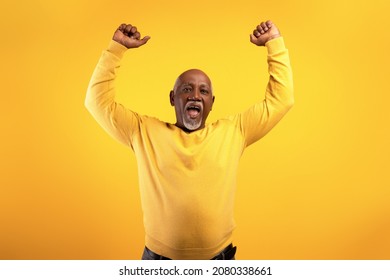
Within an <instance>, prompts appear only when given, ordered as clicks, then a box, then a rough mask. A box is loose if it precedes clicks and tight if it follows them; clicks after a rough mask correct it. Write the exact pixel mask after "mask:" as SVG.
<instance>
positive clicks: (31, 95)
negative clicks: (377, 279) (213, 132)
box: [0, 0, 390, 259]
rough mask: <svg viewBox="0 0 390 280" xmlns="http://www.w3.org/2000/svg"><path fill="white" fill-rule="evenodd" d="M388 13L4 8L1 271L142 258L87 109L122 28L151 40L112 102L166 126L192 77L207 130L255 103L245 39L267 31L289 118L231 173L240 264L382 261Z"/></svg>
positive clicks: (126, 183)
mask: <svg viewBox="0 0 390 280" xmlns="http://www.w3.org/2000/svg"><path fill="white" fill-rule="evenodd" d="M23 2H24V3H23ZM349 3H351V4H349ZM352 3H353V4H352ZM389 11H390V2H389V1H387V0H377V1H354V2H350V1H339V0H329V1H321V2H318V1H308V0H300V1H287V0H279V1H263V2H262V1H254V0H241V1H235V2H227V1H206V0H199V1H191V2H189V1H173V0H169V1H151V0H147V1H145V0H143V1H111V2H110V1H109V2H107V1H90V2H87V1H76V0H72V1H69V0H67V1H54V2H53V1H43V0H42V1H21V2H20V1H19V2H15V4H11V2H9V3H8V4H2V9H1V12H0V13H1V16H0V22H1V24H0V29H1V33H0V34H1V36H2V44H1V52H0V56H1V57H0V58H1V84H2V90H1V102H0V104H1V105H0V106H1V110H0V114H1V117H0V131H1V138H0V139H1V140H0V141H1V142H0V144H1V145H0V227H1V229H0V258H1V259H139V258H140V255H141V251H142V248H143V246H144V243H143V235H144V232H143V226H142V212H141V208H140V202H139V192H138V179H137V169H136V160H135V157H134V155H133V153H132V152H131V150H128V149H126V147H125V146H123V145H121V144H119V143H117V142H115V141H114V140H112V139H111V138H110V137H109V136H108V135H107V134H106V133H105V132H104V131H103V130H102V129H101V128H100V127H99V126H98V125H97V123H96V122H95V121H94V120H93V119H92V117H91V116H90V115H89V114H88V112H87V110H86V109H85V107H84V97H85V92H86V89H87V85H88V82H89V78H90V76H91V74H92V71H93V69H94V67H95V65H96V63H97V60H98V58H99V56H100V54H101V51H102V50H103V49H104V48H106V46H107V44H108V42H109V40H110V38H111V37H112V34H113V32H114V30H115V29H116V28H117V26H118V25H119V24H120V23H122V22H128V23H133V24H135V25H137V26H138V28H139V30H140V31H141V33H143V35H150V36H151V37H152V39H151V40H150V41H149V42H148V44H147V45H146V46H144V47H142V48H140V49H137V50H132V51H131V52H128V53H127V54H126V57H125V59H124V60H123V66H122V68H121V72H120V77H119V78H118V81H117V87H118V91H119V92H118V100H119V101H120V102H122V103H124V104H125V105H126V106H128V107H131V108H133V109H134V110H135V111H138V112H139V113H142V114H148V115H153V116H156V117H158V118H160V119H162V120H166V121H170V122H173V121H174V110H173V108H172V107H170V105H169V100H168V94H169V90H170V89H171V87H172V86H173V83H174V80H175V78H176V77H177V75H178V74H179V73H181V72H182V71H183V70H186V69H188V68H193V67H196V68H201V69H203V70H205V71H206V72H207V73H208V74H209V75H210V77H211V79H212V80H213V85H214V92H215V95H216V103H215V107H214V110H213V112H212V113H211V115H210V119H209V121H212V120H215V119H217V118H219V117H223V116H225V115H227V114H231V113H236V112H240V111H242V110H244V109H246V108H247V107H248V106H250V105H251V104H253V102H255V101H256V100H258V99H259V98H262V97H263V96H264V89H265V86H266V83H267V78H268V77H267V65H266V50H265V49H264V48H258V47H255V46H254V45H252V44H250V42H249V33H251V32H252V30H253V29H254V27H255V26H256V25H257V24H258V23H259V22H260V21H262V20H265V19H268V18H269V19H272V20H273V21H274V22H275V23H276V24H277V26H278V27H279V29H280V30H281V32H282V34H283V36H284V37H285V42H286V45H287V47H288V48H289V50H290V54H291V62H292V66H293V71H294V82H295V94H296V98H295V99H296V104H295V106H294V108H293V109H292V110H291V111H290V112H289V113H288V115H287V116H286V117H285V119H283V120H282V121H281V123H280V124H279V125H278V126H277V127H276V128H275V129H274V130H273V131H271V132H270V133H269V134H268V135H267V136H266V137H265V138H263V139H262V140H261V141H260V142H258V143H256V144H254V145H253V146H251V147H250V148H248V149H247V151H246V152H245V154H244V156H243V158H242V161H241V164H240V170H239V180H238V193H237V198H236V211H235V218H236V222H237V224H238V227H237V230H236V231H235V238H234V240H235V243H236V244H237V245H238V246H239V251H238V255H237V258H238V259H389V258H390V219H389V217H390V203H389V200H390V199H389V198H390V188H389V187H390V174H389V173H390V172H389V171H390V169H389V166H390V148H389V143H390V125H389V123H390V115H389V110H388V107H389V104H390V90H389V82H388V80H389V78H388V74H389V65H390V61H389V60H390V55H389V53H388V50H389V49H390V44H389V43H390V35H389V34H390V33H389V31H388V30H389V23H388V13H389Z"/></svg>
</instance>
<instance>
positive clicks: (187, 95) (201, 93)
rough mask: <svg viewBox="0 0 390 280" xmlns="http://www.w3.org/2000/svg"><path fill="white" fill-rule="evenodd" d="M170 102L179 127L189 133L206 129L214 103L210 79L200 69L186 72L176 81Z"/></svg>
mask: <svg viewBox="0 0 390 280" xmlns="http://www.w3.org/2000/svg"><path fill="white" fill-rule="evenodd" d="M170 101H171V105H172V106H175V112H176V126H177V127H180V128H181V129H183V130H184V131H187V132H192V131H196V130H198V129H202V128H204V126H205V123H206V119H207V116H208V115H209V113H210V111H211V109H212V107H213V103H214V96H213V92H212V87H211V81H210V79H209V77H207V75H206V74H205V73H204V72H202V71H201V70H198V69H191V70H188V71H186V72H184V73H183V74H181V75H180V76H179V77H178V78H177V80H176V83H175V86H174V88H173V90H172V91H171V93H170Z"/></svg>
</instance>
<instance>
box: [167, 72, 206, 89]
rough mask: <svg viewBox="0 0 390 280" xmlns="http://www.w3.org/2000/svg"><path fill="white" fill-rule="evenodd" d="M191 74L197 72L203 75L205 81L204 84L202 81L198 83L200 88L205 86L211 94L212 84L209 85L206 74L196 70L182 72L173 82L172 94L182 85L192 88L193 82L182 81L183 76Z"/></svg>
mask: <svg viewBox="0 0 390 280" xmlns="http://www.w3.org/2000/svg"><path fill="white" fill-rule="evenodd" d="M191 72H198V73H200V74H201V75H203V77H204V78H206V80H207V81H206V82H203V81H202V82H201V83H200V86H207V87H208V88H210V90H211V92H213V85H212V83H211V80H210V78H209V77H208V76H207V74H206V73H204V72H203V71H202V70H198V69H190V70H187V71H185V72H183V73H182V74H180V75H179V76H178V77H177V79H176V81H175V84H174V86H173V91H174V92H176V90H177V88H178V87H179V86H183V85H191V86H194V85H195V83H194V82H191V81H183V76H185V75H188V74H190V73H191ZM191 78H192V77H191Z"/></svg>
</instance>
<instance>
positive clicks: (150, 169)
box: [85, 21, 293, 259]
mask: <svg viewBox="0 0 390 280" xmlns="http://www.w3.org/2000/svg"><path fill="white" fill-rule="evenodd" d="M149 39H150V37H149V36H146V37H144V38H142V39H141V35H140V33H139V32H138V31H137V28H136V27H135V26H132V25H130V24H127V25H126V24H122V25H121V26H119V28H118V29H117V30H116V32H115V33H114V36H113V40H112V41H111V42H110V45H109V47H108V49H107V50H106V51H104V52H103V54H102V56H101V58H100V60H99V63H98V65H97V67H96V69H95V71H94V74H93V76H92V78H91V81H90V84H89V88H88V92H87V97H86V102H85V104H86V107H87V108H88V110H89V111H90V112H91V114H92V115H93V116H94V118H95V119H96V121H97V122H98V123H99V124H100V125H101V126H102V127H103V128H104V129H105V130H106V131H107V132H108V133H109V134H110V135H112V136H113V137H114V138H116V139H117V140H119V141H120V142H122V143H123V144H125V145H127V146H129V147H130V148H131V149H132V150H133V151H134V153H135V156H136V158H137V164H138V176H139V187H140V193H141V203H142V209H143V213H144V226H145V233H146V236H145V244H146V247H145V250H144V254H143V256H142V259H234V254H235V251H236V247H233V246H232V232H233V229H234V227H235V224H234V220H233V202H234V194H235V189H236V177H237V167H238V162H239V159H240V157H241V154H242V153H243V151H244V149H245V148H246V147H247V146H249V145H250V144H252V143H254V142H255V141H257V140H259V139H260V138H261V137H263V136H264V135H265V134H266V133H267V132H268V131H269V130H270V129H271V128H272V127H274V126H275V124H276V123H277V122H278V121H279V120H280V119H281V118H282V117H283V116H284V115H285V114H286V112H287V111H288V110H289V109H290V107H291V106H292V104H293V85H292V74H291V69H290V63H289V57H288V51H287V50H286V48H285V46H284V42H283V38H282V37H281V35H280V33H279V30H278V29H277V27H276V26H275V25H274V24H273V23H272V22H271V21H267V22H262V23H261V24H260V25H258V26H257V27H256V29H255V30H254V31H253V33H252V34H251V35H250V41H251V42H252V43H253V44H255V45H257V46H266V47H267V49H268V65H269V73H270V79H269V83H268V85H267V88H266V93H265V99H264V100H262V101H260V102H258V103H257V104H254V105H253V106H252V107H251V108H249V109H248V110H247V111H245V112H243V113H241V114H237V115H234V116H231V117H227V118H224V119H220V120H218V121H217V122H214V123H211V124H206V119H207V116H208V114H209V113H210V111H211V109H212V107H213V103H214V95H213V89H212V85H211V81H210V79H209V78H208V76H207V75H206V74H205V73H204V72H202V71H201V70H198V69H191V70H188V71H185V72H184V73H183V74H181V75H180V76H179V77H178V78H177V80H176V83H175V85H174V87H173V90H172V91H171V92H170V103H171V105H172V106H174V107H175V112H176V123H175V124H169V123H165V122H162V121H160V120H158V119H156V118H152V117H148V116H141V115H139V114H137V113H135V112H133V111H131V110H129V109H127V108H125V107H124V106H122V105H121V104H118V103H116V102H115V88H114V80H115V77H116V74H117V70H118V68H119V65H120V61H121V58H122V57H123V55H124V53H125V52H126V51H127V50H128V49H133V48H138V47H140V46H142V45H144V44H146V43H147V42H148V40H149Z"/></svg>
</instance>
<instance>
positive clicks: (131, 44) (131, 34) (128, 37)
mask: <svg viewBox="0 0 390 280" xmlns="http://www.w3.org/2000/svg"><path fill="white" fill-rule="evenodd" d="M140 38H141V34H140V33H139V32H138V31H137V27H135V26H133V25H131V24H125V23H122V24H121V25H120V26H119V27H118V29H117V30H116V31H115V33H114V36H113V37H112V39H113V40H114V41H116V42H118V43H119V44H122V45H123V46H125V47H126V48H128V49H132V48H138V47H140V46H142V45H145V44H146V42H147V41H148V40H149V39H150V36H145V37H144V38H142V39H140Z"/></svg>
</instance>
